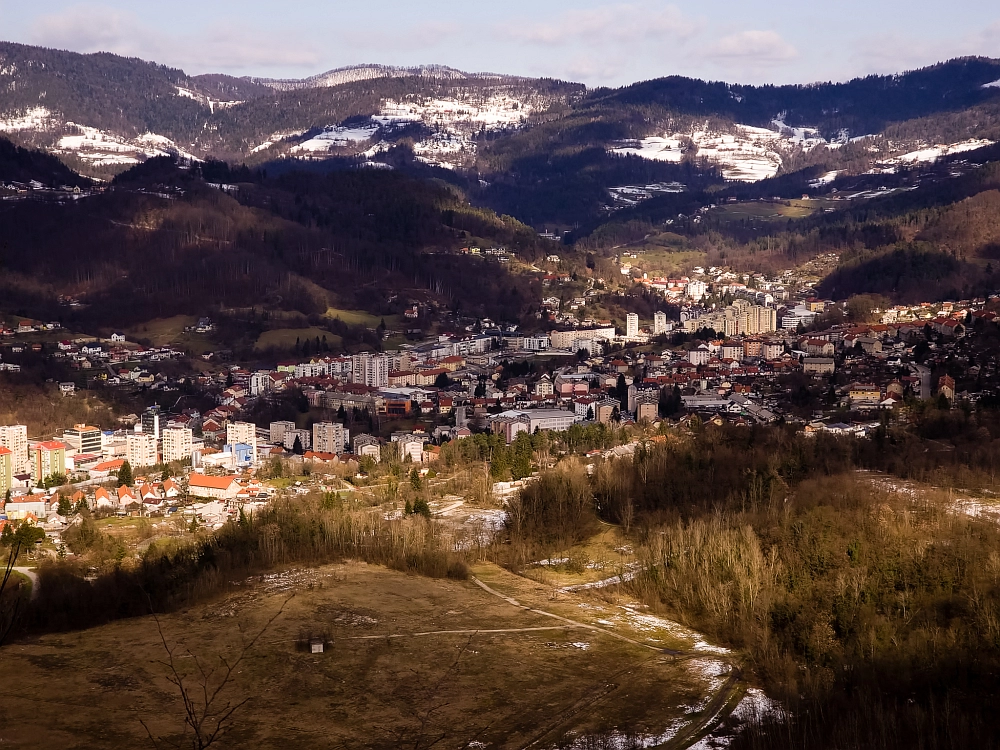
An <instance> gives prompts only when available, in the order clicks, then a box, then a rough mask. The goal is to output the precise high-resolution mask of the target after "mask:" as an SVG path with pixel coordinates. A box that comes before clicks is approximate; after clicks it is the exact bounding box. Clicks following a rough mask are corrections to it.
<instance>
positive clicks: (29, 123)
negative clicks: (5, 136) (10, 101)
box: [0, 107, 52, 133]
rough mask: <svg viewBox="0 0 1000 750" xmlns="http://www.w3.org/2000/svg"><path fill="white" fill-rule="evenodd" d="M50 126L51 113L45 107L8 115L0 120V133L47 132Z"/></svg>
mask: <svg viewBox="0 0 1000 750" xmlns="http://www.w3.org/2000/svg"><path fill="white" fill-rule="evenodd" d="M51 125H52V113H51V112H50V111H49V110H48V109H46V108H45V107H32V108H31V109H29V110H27V111H25V112H24V113H23V114H20V115H13V114H12V115H10V116H8V117H7V119H5V120H0V132H4V133H12V132H16V131H18V130H48V129H49V128H50V127H51Z"/></svg>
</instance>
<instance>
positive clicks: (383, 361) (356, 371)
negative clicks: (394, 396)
mask: <svg viewBox="0 0 1000 750" xmlns="http://www.w3.org/2000/svg"><path fill="white" fill-rule="evenodd" d="M351 382H352V383H361V384H362V385H367V386H370V387H373V388H385V387H386V386H387V385H389V357H387V356H386V355H385V354H371V353H370V352H364V353H363V354H355V355H354V356H353V357H351Z"/></svg>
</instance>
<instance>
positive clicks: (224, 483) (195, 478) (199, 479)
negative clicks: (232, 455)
mask: <svg viewBox="0 0 1000 750" xmlns="http://www.w3.org/2000/svg"><path fill="white" fill-rule="evenodd" d="M235 481H236V477H233V476H229V477H210V476H206V475H205V474H192V475H191V476H190V477H189V478H188V486H190V487H205V488H208V489H213V490H228V489H229V488H230V487H232V486H233V482H235Z"/></svg>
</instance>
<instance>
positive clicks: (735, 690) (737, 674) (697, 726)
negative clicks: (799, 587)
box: [470, 576, 746, 750]
mask: <svg viewBox="0 0 1000 750" xmlns="http://www.w3.org/2000/svg"><path fill="white" fill-rule="evenodd" d="M470 580H471V581H472V582H473V583H475V584H476V585H477V586H479V587H480V588H481V589H483V591H486V592H487V593H489V594H492V595H493V596H496V597H499V598H500V599H503V600H504V601H505V602H507V603H508V604H510V605H511V606H513V607H518V608H520V609H523V610H525V611H526V612H531V613H532V614H536V615H544V616H545V617H551V618H553V619H555V620H559V621H561V622H563V623H565V625H564V627H565V626H568V627H575V628H580V629H583V630H589V631H591V632H594V633H601V634H603V635H607V636H610V637H612V638H616V639H618V640H620V641H625V642H626V643H631V644H633V645H635V646H641V647H642V648H646V649H649V650H650V651H654V652H657V653H669V654H670V655H671V656H674V657H675V658H679V659H685V658H701V657H708V656H710V657H711V658H714V659H719V660H720V661H724V662H725V663H726V664H728V665H729V677H728V678H727V679H726V681H725V682H724V683H723V684H722V686H721V687H720V688H719V689H718V691H717V692H716V693H715V694H714V695H713V696H712V697H711V699H710V700H709V702H708V705H707V706H706V707H705V708H704V709H703V710H702V711H701V712H700V715H699V716H698V717H697V718H696V719H695V720H694V721H692V722H691V723H690V724H688V725H687V726H685V727H682V728H681V729H680V730H678V732H677V734H675V735H674V736H673V737H672V738H671V739H669V740H667V741H666V742H664V743H662V744H659V745H655V746H650V747H651V748H662V749H663V750H686V748H689V747H691V746H692V745H694V744H696V743H697V742H699V741H700V740H701V739H703V738H704V737H705V736H707V735H708V734H709V733H710V732H711V731H712V730H713V729H715V728H716V727H717V726H718V725H719V724H720V723H721V722H722V721H724V720H725V719H726V718H728V717H729V715H730V714H731V713H732V712H733V711H734V710H735V709H736V707H737V706H738V705H739V703H740V701H741V700H742V698H743V696H744V694H745V693H746V682H745V681H744V679H743V671H742V669H741V667H740V665H739V664H738V663H737V662H736V661H735V659H733V658H731V657H728V656H725V655H721V654H717V653H711V654H705V653H702V652H700V651H687V652H676V651H670V650H667V649H663V648H658V647H656V646H652V645H650V644H648V643H643V642H641V641H637V640H634V639H632V638H629V637H628V636H625V635H622V634H621V633H616V632H614V631H613V630H608V629H607V628H601V627H598V626H596V625H591V624H589V623H584V622H578V621H577V620H572V619H570V618H568V617H563V616H562V615H557V614H554V613H552V612H546V611H545V610H542V609H537V608H535V607H531V606H529V605H527V604H522V603H521V602H519V601H517V599H514V598H513V597H510V596H507V595H505V594H502V593H501V592H499V591H497V590H495V589H493V588H491V587H490V586H488V585H486V584H485V583H483V582H482V581H480V580H479V579H478V578H476V577H475V576H470ZM480 632H485V631H480ZM624 671H628V670H624ZM610 692H611V690H603V691H601V692H600V693H599V694H596V695H592V696H588V697H587V698H585V699H581V704H580V705H579V706H578V710H582V709H583V708H586V707H589V706H591V705H594V704H596V703H597V702H598V701H600V700H601V699H603V698H604V697H606V696H607V695H608V694H609V693H610ZM564 719H565V717H564ZM560 723H561V722H560ZM553 728H554V727H551V728H548V729H546V730H545V731H544V732H543V733H542V734H539V735H537V736H536V739H535V740H534V741H533V742H532V743H530V744H529V745H527V746H526V748H527V747H533V746H534V745H536V744H538V742H540V741H541V740H542V739H543V738H544V737H545V735H547V734H548V733H549V732H550V731H551V730H552V729H553Z"/></svg>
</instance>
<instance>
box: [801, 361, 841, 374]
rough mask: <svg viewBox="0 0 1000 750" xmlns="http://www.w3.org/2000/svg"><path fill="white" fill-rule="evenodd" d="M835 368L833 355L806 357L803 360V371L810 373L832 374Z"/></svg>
mask: <svg viewBox="0 0 1000 750" xmlns="http://www.w3.org/2000/svg"><path fill="white" fill-rule="evenodd" d="M834 368H835V362H834V360H833V358H832V357H806V358H805V359H803V360H802V371H803V372H805V373H808V374H810V375H832V374H833V371H834Z"/></svg>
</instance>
